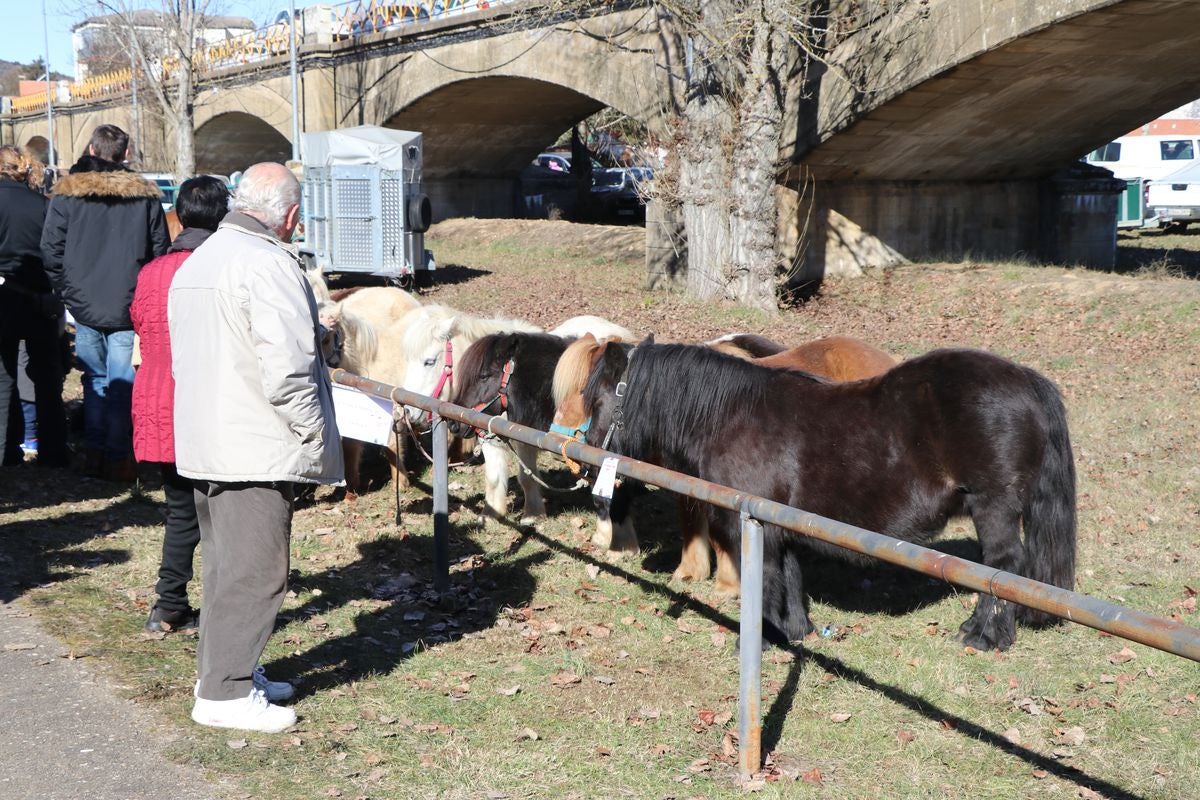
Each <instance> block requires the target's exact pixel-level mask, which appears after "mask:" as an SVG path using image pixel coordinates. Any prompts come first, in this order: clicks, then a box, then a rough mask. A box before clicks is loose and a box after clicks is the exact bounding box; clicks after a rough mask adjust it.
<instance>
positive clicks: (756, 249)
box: [728, 7, 787, 311]
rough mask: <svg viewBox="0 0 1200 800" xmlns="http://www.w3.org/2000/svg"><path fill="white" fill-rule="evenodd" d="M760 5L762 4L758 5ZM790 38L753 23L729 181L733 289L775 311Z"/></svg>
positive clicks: (761, 23) (764, 21) (741, 297)
mask: <svg viewBox="0 0 1200 800" xmlns="http://www.w3.org/2000/svg"><path fill="white" fill-rule="evenodd" d="M760 8H762V7H760ZM786 48H787V40H786V39H785V38H784V36H783V35H782V34H781V33H780V32H779V29H778V28H776V27H775V26H773V25H772V24H771V22H770V21H769V20H767V19H766V18H765V15H764V16H760V17H759V18H758V19H756V20H755V22H754V32H753V39H752V41H751V43H750V48H749V53H748V56H749V58H748V67H749V69H748V71H747V80H746V82H745V85H744V88H743V92H742V95H741V98H740V99H741V102H740V104H739V106H738V109H737V115H738V120H737V125H736V126H735V128H734V130H735V138H734V142H733V175H732V178H733V180H732V183H731V185H730V200H731V205H732V213H731V215H730V220H729V228H730V232H729V239H730V243H731V245H732V252H731V254H730V256H731V257H730V264H729V282H730V283H729V289H728V291H729V293H730V295H731V296H732V297H734V298H736V299H737V300H739V301H741V302H742V303H744V304H746V305H749V306H753V307H755V308H761V309H764V310H771V311H774V310H775V309H776V308H777V307H778V303H777V297H776V276H777V274H778V271H779V267H780V261H779V255H778V253H777V252H776V243H775V238H776V229H777V228H778V212H777V210H776V201H775V191H774V189H775V183H776V176H777V175H778V164H779V139H780V134H781V132H782V130H781V129H782V125H783V111H784V109H783V89H782V86H781V84H780V82H779V78H780V75H781V73H782V72H783V69H782V67H783V66H784V64H783V63H781V62H784V61H785V58H786Z"/></svg>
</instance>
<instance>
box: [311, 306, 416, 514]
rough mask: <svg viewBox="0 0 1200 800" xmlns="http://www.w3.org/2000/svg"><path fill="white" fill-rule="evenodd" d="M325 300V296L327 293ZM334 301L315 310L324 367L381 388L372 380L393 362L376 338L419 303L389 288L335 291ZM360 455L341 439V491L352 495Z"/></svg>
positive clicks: (355, 444) (354, 444) (357, 486)
mask: <svg viewBox="0 0 1200 800" xmlns="http://www.w3.org/2000/svg"><path fill="white" fill-rule="evenodd" d="M322 285H323V284H322ZM326 294H327V296H328V292H326ZM338 295H339V296H340V297H341V298H342V299H341V300H339V301H333V300H328V301H327V302H325V303H322V304H321V305H320V306H319V308H320V310H321V324H322V325H324V326H325V328H326V331H327V332H326V334H325V338H326V341H325V342H323V343H322V345H323V346H322V349H323V350H324V351H325V361H326V363H327V364H328V365H329V366H331V367H341V368H342V369H344V370H346V371H347V372H351V373H353V374H355V375H361V376H362V377H364V378H374V379H377V380H384V381H385V382H387V381H386V380H385V379H383V378H377V377H376V376H378V375H379V374H381V373H386V372H389V371H388V370H386V369H384V365H385V364H388V363H389V362H391V361H393V360H394V359H396V358H398V354H397V353H396V352H395V349H394V347H390V346H389V342H388V340H387V339H383V338H381V337H380V335H379V332H380V331H386V330H388V329H389V328H390V327H392V326H393V325H394V324H395V323H396V322H397V320H399V319H401V318H402V317H403V316H404V315H405V314H407V313H408V312H409V311H412V310H413V309H414V308H419V307H420V305H421V301H420V300H418V299H417V298H415V297H413V296H412V295H411V294H409V293H408V292H406V291H404V290H402V289H398V288H396V287H394V286H370V287H366V288H362V289H353V290H351V291H350V292H346V293H343V292H341V291H339V292H338ZM331 354H333V355H332V357H331ZM362 452H363V443H362V442H360V441H358V440H357V439H350V438H345V439H342V455H343V457H344V459H345V462H346V485H347V486H348V488H349V489H350V490H351V491H353V492H361V491H362V490H363V488H364V487H363V484H362V477H361V472H360V467H361V464H362ZM401 452H403V451H401ZM388 456H389V460H390V461H392V462H393V463H392V473H393V476H394V475H395V473H396V464H395V459H396V456H395V450H394V449H392V448H390V447H389V452H388ZM401 463H403V462H401Z"/></svg>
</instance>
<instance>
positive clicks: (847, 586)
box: [268, 482, 1139, 800]
mask: <svg viewBox="0 0 1200 800" xmlns="http://www.w3.org/2000/svg"><path fill="white" fill-rule="evenodd" d="M413 485H414V486H417V487H420V486H421V484H420V483H419V482H414V484H413ZM426 488H427V487H426ZM548 499H549V500H550V502H549V504H550V506H551V509H552V513H553V511H554V509H555V508H557V509H560V510H563V509H572V508H579V509H590V508H591V503H590V497H589V496H588V495H587V494H586V493H578V494H571V495H554V496H553V497H552V498H548ZM451 502H452V508H454V507H455V506H457V507H458V508H465V509H470V510H472V511H474V512H476V513H477V514H480V515H483V514H484V512H485V508H484V501H483V497H482V495H481V494H479V493H473V494H472V495H471V496H469V497H468V498H466V499H463V498H454V499H452V501H451ZM428 505H429V501H426V500H422V501H419V502H418V503H416V504H412V505H410V506H409V507H408V508H407V509H406V510H405V513H421V512H427V511H429V509H428V508H427V506H428ZM639 506H640V507H638V508H635V513H637V514H638V515H639V517H641V518H642V520H643V522H644V521H645V520H646V519H647V518H654V519H656V520H658V521H659V522H661V523H662V524H655V525H653V526H650V525H645V524H643V525H642V529H643V530H647V529H650V528H653V529H654V536H651V537H644V540H646V543H647V544H648V545H649V546H650V547H651V555H650V556H649V557H648V558H647V559H646V563H648V564H650V568H651V570H652V571H653V570H656V569H657V570H660V571H661V572H662V573H666V572H669V570H670V568H671V567H670V564H671V563H672V562H673V561H674V560H677V552H678V551H677V550H674V549H671V547H670V546H669V544H668V543H669V542H671V541H673V542H678V523H677V522H674V523H673V524H671V522H670V520H672V519H673V514H674V512H673V506H674V500H673V495H671V493H669V492H665V491H664V492H653V491H652V492H649V493H648V494H647V495H646V497H645V498H642V499H640V501H639ZM494 522H495V523H496V524H500V525H503V526H506V527H508V528H509V529H510V530H512V531H513V532H516V533H519V534H520V537H518V538H515V539H514V545H513V550H515V549H517V548H519V547H520V546H521V544H522V543H525V542H536V543H538V544H540V545H541V546H542V548H543V549H542V550H541V551H540V552H531V553H529V554H528V555H526V556H524V557H523V558H520V559H517V560H515V561H511V562H505V563H496V564H493V563H489V562H487V561H486V560H483V559H482V558H480V556H481V555H482V550H481V549H480V548H479V547H478V545H476V544H475V543H474V542H473V541H472V540H471V539H470V538H469V536H467V535H464V534H463V533H462V531H461V529H460V528H459V527H458V526H454V525H452V526H451V539H450V554H451V563H452V564H456V565H458V569H457V571H454V572H452V575H451V586H450V590H449V591H448V592H446V593H445V594H442V595H438V594H437V593H436V592H434V591H433V590H432V589H431V588H430V587H431V583H430V579H429V577H428V576H427V577H424V578H421V579H416V578H412V577H411V576H409V580H408V581H407V582H402V584H401V585H402V586H404V587H405V588H402V589H401V590H400V591H399V592H398V593H396V594H395V595H393V596H392V597H391V598H390V599H391V601H392V602H390V603H389V604H388V605H386V606H383V607H381V608H377V609H375V610H373V611H371V612H368V613H363V614H360V615H359V616H358V617H357V618H356V619H355V621H354V630H353V631H351V632H347V633H344V634H342V635H339V636H336V637H333V638H331V639H329V640H328V641H326V642H323V643H321V644H319V645H317V646H316V647H314V648H312V649H310V650H308V651H307V652H305V653H303V654H301V655H292V656H288V657H286V658H283V659H279V660H277V661H275V662H274V663H272V664H271V665H269V666H268V669H269V670H270V671H273V672H278V673H279V674H285V675H299V676H303V678H304V683H303V685H302V686H301V687H300V694H301V696H304V695H308V694H312V693H314V692H317V691H320V690H322V689H327V688H331V687H333V686H337V685H340V684H343V683H346V682H349V681H352V680H357V679H361V678H364V677H366V676H368V675H372V674H387V673H389V672H391V671H392V670H394V669H395V668H396V667H397V666H398V665H399V664H401V663H402V662H403V661H404V660H405V659H406V658H408V657H409V656H410V655H412V654H413V653H415V652H417V649H418V648H419V647H420V646H421V644H422V643H437V642H446V641H451V640H453V639H454V638H459V637H462V636H463V635H468V634H471V633H473V632H476V631H481V630H484V629H486V628H489V627H491V626H492V625H494V624H495V622H496V620H497V618H498V617H499V615H500V614H501V613H502V610H503V609H504V608H516V607H520V606H522V605H525V604H527V603H529V602H530V601H531V600H532V598H533V595H534V592H535V591H536V588H537V585H536V579H535V577H534V576H533V572H532V570H533V568H534V567H536V566H537V565H539V564H541V563H543V562H545V561H546V560H548V559H549V558H551V557H553V556H554V555H567V556H570V557H571V558H573V559H575V560H576V561H579V562H582V563H584V564H588V565H592V566H594V567H595V568H597V569H598V570H600V571H601V572H604V573H606V574H608V575H611V576H613V577H616V578H620V579H622V580H624V581H627V582H629V583H630V584H632V585H634V586H637V587H638V588H640V589H641V590H642V591H644V592H646V593H647V594H650V595H656V596H658V597H661V598H663V599H665V600H667V601H669V607H668V608H667V609H666V610H665V614H666V615H667V616H668V617H675V618H678V617H679V616H680V615H681V614H683V613H684V612H685V611H690V612H692V613H694V614H696V615H698V616H700V617H702V618H705V619H707V620H709V621H711V622H713V623H714V624H718V625H721V626H723V627H725V628H728V629H730V630H735V631H736V630H737V628H738V620H737V619H735V618H734V617H733V616H731V615H729V614H727V613H724V612H722V611H721V610H719V609H716V608H713V607H711V606H709V605H707V604H706V603H703V602H701V601H699V600H697V599H695V598H694V597H692V596H691V595H689V594H687V593H686V592H680V591H677V590H675V589H672V588H671V587H669V586H667V585H664V583H662V582H660V581H659V580H656V579H652V578H648V577H646V576H645V575H643V574H639V573H638V572H636V571H633V570H630V569H628V568H626V567H624V566H622V565H620V564H616V563H613V562H610V561H608V560H607V559H605V558H602V557H597V556H595V555H592V554H589V553H587V552H582V551H580V550H579V549H578V548H576V547H574V546H572V545H570V544H568V543H564V542H562V541H559V540H558V539H556V538H553V537H551V536H548V535H546V534H543V533H541V532H539V531H537V530H534V529H531V528H529V527H527V526H522V525H519V524H517V523H515V522H513V521H511V520H508V519H499V520H494ZM672 537H673V538H672ZM940 545H941V546H940V549H941V550H943V551H944V552H948V553H952V554H954V555H959V556H963V557H975V558H977V557H978V545H977V543H976V542H974V541H973V540H968V539H953V540H947V541H944V542H942V543H940ZM432 550H433V543H432V538H431V537H429V536H422V537H411V538H409V539H405V540H402V541H400V542H395V541H386V542H382V541H381V542H371V543H366V544H364V545H361V546H360V555H361V557H360V558H359V559H358V560H357V561H356V562H355V563H354V564H352V565H350V566H348V567H345V568H342V569H339V570H335V571H330V572H327V573H325V574H324V575H316V576H305V577H303V578H301V579H300V581H301V582H302V584H303V586H305V587H307V588H320V589H321V590H322V595H321V598H320V600H319V601H318V602H315V603H312V604H310V605H308V606H305V607H304V608H301V609H298V610H297V611H296V612H293V613H292V614H291V615H289V616H291V617H293V618H302V617H310V618H311V617H314V616H316V615H319V614H320V613H323V612H324V611H327V610H328V609H329V608H332V607H334V606H338V605H344V604H346V603H350V602H352V601H353V600H354V599H355V598H362V597H372V596H377V595H378V590H379V588H380V587H381V586H386V585H387V584H388V581H389V580H392V579H394V578H396V577H400V576H402V575H404V574H406V573H397V570H398V569H400V568H406V569H408V568H413V567H415V566H420V567H423V568H424V567H427V568H428V569H427V572H428V573H431V572H432V560H433V559H432ZM510 552H511V551H510ZM475 558H479V562H478V564H473V563H472V560H473V559H475ZM464 566H465V567H466V568H465V569H463V567H464ZM806 577H807V580H808V586H809V589H810V590H811V591H813V593H814V595H815V596H818V597H820V599H821V600H822V601H823V602H830V603H832V604H835V605H840V606H841V607H844V608H845V609H847V610H849V611H863V612H866V611H872V612H875V611H883V612H886V613H891V614H895V615H901V614H906V613H910V612H911V611H912V610H915V609H918V608H920V607H922V606H924V605H927V604H929V603H934V602H937V601H938V600H940V599H941V598H944V597H945V596H946V595H948V594H950V593H953V592H955V591H956V589H955V588H954V587H952V586H950V585H949V584H942V583H938V582H932V581H930V580H929V579H928V578H926V577H925V576H923V575H919V574H915V573H912V574H910V573H907V572H906V571H903V570H899V569H898V568H894V567H891V566H890V565H881V566H879V567H874V568H872V567H866V568H864V567H861V566H856V565H853V564H847V563H844V562H840V561H838V560H836V559H827V558H820V557H814V558H813V559H812V560H811V561H810V562H809V563H808V569H807V570H806ZM864 581H867V582H869V585H867V586H865V587H864ZM413 611H418V613H419V617H420V618H419V619H414V618H413V617H414V615H413ZM431 633H432V635H430V634H431ZM789 651H790V652H791V653H792V654H793V655H794V656H795V661H794V662H793V663H792V665H791V667H790V669H789V673H788V675H787V678H786V679H785V681H784V683H783V685H782V686H781V688H780V690H779V692H778V693H777V695H776V696H775V698H774V700H773V702H772V703H771V705H770V708H769V709H767V712H766V715H765V718H764V720H763V752H764V753H768V752H771V751H772V750H774V749H775V748H776V747H777V746H778V744H779V742H780V740H781V737H782V733H783V729H784V725H785V722H786V719H787V715H788V713H789V712H790V711H791V708H792V707H793V705H794V704H795V702H796V699H797V698H796V695H797V692H798V686H799V677H800V675H801V674H802V672H801V671H802V670H803V669H805V668H806V667H808V666H809V665H810V664H811V665H812V666H814V667H816V668H819V669H821V670H823V671H826V672H830V673H832V674H834V675H837V676H838V677H839V678H841V679H843V680H847V681H853V682H854V683H855V684H857V685H858V686H860V687H862V688H864V689H867V690H869V691H872V692H876V693H878V694H880V695H882V696H884V697H886V698H887V699H888V700H889V701H891V702H893V703H895V704H897V705H900V706H903V707H905V708H907V709H909V710H911V711H912V712H914V713H915V714H919V715H921V716H922V717H924V718H926V719H928V720H930V721H933V722H936V723H938V724H939V725H942V726H944V727H949V728H951V729H953V730H954V731H956V732H957V733H958V734H959V735H962V736H964V737H967V738H969V739H971V740H974V741H978V742H982V743H984V744H985V745H987V746H989V747H992V748H994V749H996V750H998V751H1000V752H1003V753H1005V754H1007V755H1008V756H1010V757H1012V758H1014V759H1017V760H1019V761H1021V762H1023V763H1025V764H1027V765H1029V767H1030V768H1031V769H1041V770H1045V771H1046V772H1047V773H1049V774H1051V775H1054V776H1055V777H1057V778H1059V779H1061V780H1064V781H1069V782H1071V783H1073V784H1075V785H1076V786H1079V787H1086V788H1088V789H1090V790H1092V791H1094V792H1098V793H1100V794H1102V795H1103V796H1105V797H1108V798H1116V799H1117V800H1139V797H1138V796H1137V795H1135V794H1132V793H1130V792H1128V791H1126V790H1125V789H1122V788H1121V787H1119V786H1116V785H1113V784H1111V783H1109V782H1108V781H1105V780H1103V779H1101V778H1097V777H1093V776H1091V775H1089V774H1088V773H1086V772H1084V771H1083V770H1080V769H1077V768H1075V767H1072V766H1070V765H1069V764H1064V763H1062V762H1061V761H1059V760H1058V759H1056V758H1054V757H1052V756H1049V755H1045V754H1042V753H1039V752H1037V751H1035V750H1032V749H1030V748H1028V747H1024V746H1022V745H1019V744H1014V743H1012V742H1010V741H1008V740H1007V739H1005V738H1004V736H1003V735H1002V734H1001V733H998V732H996V731H992V730H990V729H988V728H986V727H984V726H981V725H979V724H978V723H976V722H973V721H971V720H969V719H966V718H964V717H961V716H957V715H955V714H953V713H950V712H948V711H946V710H944V709H942V708H941V707H939V706H938V705H936V704H934V703H931V702H929V701H927V700H925V699H923V698H921V697H919V696H917V695H914V694H912V693H910V692H907V691H905V690H904V689H902V688H900V687H898V686H893V685H889V684H886V683H882V682H880V681H878V680H876V679H874V678H872V677H871V676H870V675H869V674H867V673H865V672H863V671H861V670H859V669H856V668H854V667H851V666H849V665H847V664H846V663H844V662H843V661H841V660H840V659H838V658H837V657H835V656H831V655H827V654H824V653H814V652H810V651H808V650H806V649H804V648H803V647H802V646H793V647H792V648H790V650H789ZM949 652H950V651H949V650H947V653H949Z"/></svg>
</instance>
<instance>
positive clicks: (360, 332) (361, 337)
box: [338, 309, 379, 377]
mask: <svg viewBox="0 0 1200 800" xmlns="http://www.w3.org/2000/svg"><path fill="white" fill-rule="evenodd" d="M338 326H339V327H340V328H341V329H342V337H343V338H342V364H343V366H344V367H345V369H346V371H347V372H353V373H355V374H356V375H362V376H363V377H370V376H369V375H367V372H368V369H367V368H368V367H369V366H370V365H371V363H372V362H374V361H375V356H376V355H377V354H378V352H379V337H377V336H376V335H375V328H374V327H372V326H371V325H370V324H368V323H367V321H366V320H364V319H363V318H362V317H360V316H358V315H357V314H354V313H353V312H350V311H346V310H345V309H340V316H339V318H338Z"/></svg>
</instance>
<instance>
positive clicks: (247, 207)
mask: <svg viewBox="0 0 1200 800" xmlns="http://www.w3.org/2000/svg"><path fill="white" fill-rule="evenodd" d="M299 202H300V183H299V182H298V181H297V180H296V177H295V176H294V175H292V173H291V172H290V171H287V170H286V168H284V167H283V165H282V164H274V163H263V164H255V165H254V166H252V167H249V168H248V169H247V170H246V171H245V173H243V174H242V180H241V181H240V182H239V183H238V186H237V191H236V192H235V193H234V195H233V200H232V201H230V204H229V208H230V210H231V211H242V212H245V213H249V214H252V215H254V216H256V217H259V218H260V219H261V220H262V222H263V224H265V225H266V226H267V227H268V228H271V229H275V228H278V227H280V226H281V225H283V224H284V221H285V219H286V217H287V212H288V209H289V208H291V207H292V206H294V205H296V204H297V203H299Z"/></svg>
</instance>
